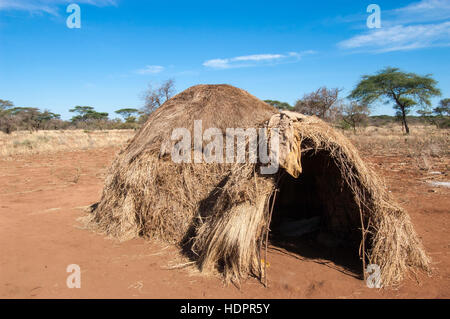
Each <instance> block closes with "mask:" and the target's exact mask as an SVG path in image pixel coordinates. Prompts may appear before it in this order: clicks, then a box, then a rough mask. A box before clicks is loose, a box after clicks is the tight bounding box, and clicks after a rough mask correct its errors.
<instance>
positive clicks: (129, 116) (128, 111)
mask: <svg viewBox="0 0 450 319" xmlns="http://www.w3.org/2000/svg"><path fill="white" fill-rule="evenodd" d="M138 113H139V110H137V109H133V108H124V109H120V110H117V111H116V114H119V115H120V116H122V117H123V119H124V120H125V122H126V123H134V122H136V115H137V114H138Z"/></svg>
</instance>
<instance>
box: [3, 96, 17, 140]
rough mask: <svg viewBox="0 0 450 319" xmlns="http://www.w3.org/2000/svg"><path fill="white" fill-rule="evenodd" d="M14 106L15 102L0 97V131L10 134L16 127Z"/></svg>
mask: <svg viewBox="0 0 450 319" xmlns="http://www.w3.org/2000/svg"><path fill="white" fill-rule="evenodd" d="M13 106H14V103H13V102H11V101H8V100H2V99H0V131H3V132H5V133H6V134H10V133H11V132H12V131H13V129H14V118H13V116H12V114H11V108H12V107H13Z"/></svg>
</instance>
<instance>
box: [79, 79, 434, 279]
mask: <svg viewBox="0 0 450 319" xmlns="http://www.w3.org/2000/svg"><path fill="white" fill-rule="evenodd" d="M194 120H202V124H203V130H205V129H206V128H210V127H216V128H219V129H221V130H222V131H223V132H225V129H226V128H252V127H254V128H261V127H265V128H268V129H269V130H270V129H273V128H277V129H279V131H280V144H281V149H280V164H281V167H282V169H280V171H279V172H278V173H276V174H273V175H261V174H260V172H259V170H258V169H257V166H258V164H254V163H248V162H247V163H242V164H220V163H217V164H214V163H210V164H205V163H200V164H195V163H181V164H176V163H174V162H173V161H172V160H171V158H170V148H171V147H172V146H173V144H174V141H171V133H172V131H173V129H175V128H180V127H184V128H187V129H188V130H190V131H191V133H193V127H194V124H193V123H194ZM307 153H308V154H313V155H314V154H325V156H326V157H327V158H328V159H329V161H330V163H331V164H332V165H333V167H334V168H335V171H336V174H337V175H335V176H338V179H339V181H338V183H340V184H339V185H340V186H339V187H338V188H336V189H329V190H328V193H327V194H325V197H324V198H326V197H327V198H328V197H329V198H332V199H333V200H334V202H332V201H331V202H330V203H329V204H328V206H327V207H328V210H327V213H325V214H326V215H328V216H327V218H326V220H327V221H328V222H327V223H328V224H327V225H326V227H328V228H329V229H330V230H332V231H335V232H348V233H352V232H353V233H357V234H358V236H359V237H358V238H359V240H360V245H359V251H358V248H356V249H355V252H354V253H355V254H359V255H360V256H361V257H362V259H363V265H364V264H377V265H379V267H380V269H381V280H382V283H383V285H385V286H387V285H391V284H395V283H398V282H399V281H400V280H401V279H402V278H403V276H404V274H405V272H406V271H407V270H408V269H410V268H420V269H423V270H429V259H428V257H427V256H426V254H425V252H424V250H423V248H422V245H421V243H420V241H419V239H418V236H417V235H416V233H415V231H414V229H413V226H412V223H411V221H410V219H409V216H408V214H407V213H406V212H405V211H404V210H403V209H402V208H401V207H400V206H398V205H397V204H396V203H395V201H394V200H393V199H392V198H391V196H390V195H389V193H388V192H386V190H385V187H384V186H383V185H382V183H381V182H380V181H379V179H378V178H377V177H376V175H375V174H374V173H373V172H372V171H371V170H370V169H369V168H368V167H367V166H366V165H365V164H364V162H363V161H362V160H361V158H360V157H359V155H358V152H357V151H356V149H355V147H354V146H353V145H352V144H351V143H350V142H349V141H348V140H347V139H346V138H345V137H344V136H343V135H341V134H340V133H339V132H337V131H335V130H333V129H332V128H331V127H330V126H328V125H327V124H326V123H325V122H323V121H321V120H319V119H317V118H315V117H307V116H304V115H301V114H298V113H293V112H282V113H279V112H278V111H277V110H276V109H274V108H273V107H271V106H269V105H267V104H266V103H264V102H262V101H260V100H259V99H257V98H256V97H254V96H252V95H250V94H249V93H247V92H245V91H243V90H240V89H238V88H235V87H232V86H229V85H198V86H194V87H191V88H189V89H187V90H185V91H184V92H182V93H180V94H178V95H176V96H175V97H174V98H172V99H170V100H169V101H167V102H166V103H165V104H164V105H163V106H161V107H160V108H159V109H158V110H156V111H155V112H154V113H152V115H151V116H150V117H149V119H148V121H147V123H146V124H145V125H144V127H143V128H142V129H141V130H140V131H139V132H138V133H137V134H136V136H135V137H134V138H133V139H132V140H131V142H130V143H129V144H128V145H127V146H126V147H125V148H124V149H123V150H122V151H121V152H120V153H119V155H118V156H117V158H116V159H115V161H114V163H113V164H112V166H111V168H110V170H109V174H108V176H107V178H106V181H105V187H104V191H103V194H102V198H101V200H100V202H99V203H98V205H96V206H95V208H94V209H93V212H92V214H91V215H90V216H89V217H88V224H89V225H90V226H91V227H93V228H95V229H97V230H100V231H102V232H104V233H106V234H108V235H111V236H114V237H117V238H119V239H120V240H127V239H131V238H134V237H138V236H143V237H148V238H156V239H159V240H163V241H167V242H170V243H174V244H177V245H179V246H180V247H183V248H184V249H185V250H186V249H188V250H189V251H190V252H191V254H190V258H192V259H193V260H194V261H195V262H196V263H197V265H198V266H199V268H200V269H201V270H202V271H205V272H206V271H208V270H214V269H218V270H219V271H221V272H222V273H223V274H224V276H225V278H226V279H227V280H232V281H234V282H239V281H240V280H241V279H242V278H246V277H247V276H248V275H254V276H257V277H259V278H263V276H264V267H263V266H262V265H261V259H262V255H261V254H262V250H263V248H264V242H265V240H266V239H267V232H268V226H269V224H270V221H271V214H272V209H271V207H273V203H272V201H273V200H274V198H273V196H274V194H275V192H276V190H277V189H278V188H279V181H280V178H281V177H282V174H284V173H287V174H290V175H292V176H294V177H299V178H300V179H301V178H302V170H303V168H302V158H303V157H304V156H306V154H307ZM331 164H330V165H331ZM326 176H327V175H324V176H323V178H324V179H326V178H327V177H326ZM321 178H322V177H321ZM325 184H326V183H325ZM328 184H330V185H331V184H332V183H328ZM333 185H334V184H333ZM323 189H324V192H326V191H327V186H324V188H323ZM301 195H302V194H298V196H301ZM275 214H276V212H275Z"/></svg>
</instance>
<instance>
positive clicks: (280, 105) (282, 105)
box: [264, 100, 293, 110]
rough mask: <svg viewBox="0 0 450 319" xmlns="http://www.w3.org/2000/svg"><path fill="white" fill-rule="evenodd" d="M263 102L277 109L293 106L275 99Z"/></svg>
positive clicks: (286, 108)
mask: <svg viewBox="0 0 450 319" xmlns="http://www.w3.org/2000/svg"><path fill="white" fill-rule="evenodd" d="M264 102H266V103H267V104H270V105H272V106H273V107H274V108H277V109H279V110H293V107H292V106H291V105H290V104H289V103H287V102H280V101H277V100H264Z"/></svg>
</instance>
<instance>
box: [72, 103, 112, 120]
mask: <svg viewBox="0 0 450 319" xmlns="http://www.w3.org/2000/svg"><path fill="white" fill-rule="evenodd" d="M69 112H72V113H78V115H76V116H74V117H72V119H71V121H72V122H84V123H89V122H95V121H99V120H107V119H108V115H109V114H108V113H106V112H97V111H95V109H94V108H93V107H92V106H75V107H74V108H73V109H70V110H69Z"/></svg>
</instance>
